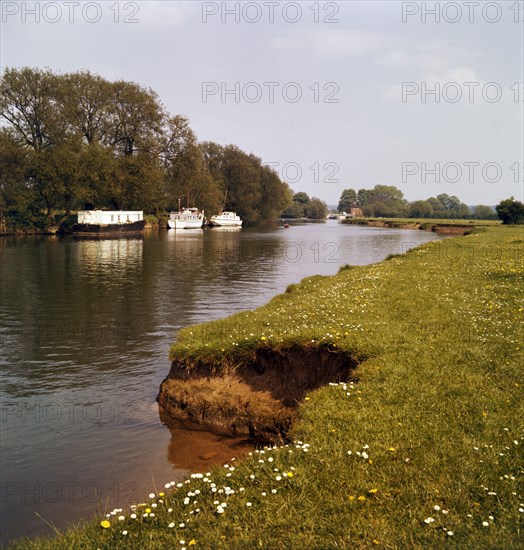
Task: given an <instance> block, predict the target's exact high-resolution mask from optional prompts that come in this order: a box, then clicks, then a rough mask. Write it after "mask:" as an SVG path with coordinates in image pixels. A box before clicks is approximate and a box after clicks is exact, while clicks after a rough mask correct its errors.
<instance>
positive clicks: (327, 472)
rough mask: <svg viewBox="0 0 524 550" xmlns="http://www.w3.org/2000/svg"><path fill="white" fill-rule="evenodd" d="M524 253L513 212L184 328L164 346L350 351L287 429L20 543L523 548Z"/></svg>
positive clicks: (243, 352)
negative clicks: (340, 375)
mask: <svg viewBox="0 0 524 550" xmlns="http://www.w3.org/2000/svg"><path fill="white" fill-rule="evenodd" d="M523 256H524V228H523V227H522V226H520V227H490V228H487V229H486V230H485V231H483V232H480V233H475V234H472V235H469V236H466V237H457V238H452V239H446V240H441V241H434V242H431V243H428V244H426V245H423V246H421V247H418V248H416V249H414V250H412V251H410V252H409V253H407V254H406V255H403V256H394V257H392V258H391V259H389V260H388V261H385V262H382V263H380V264H375V265H371V266H363V267H351V266H347V267H346V268H344V269H341V271H340V273H339V274H338V275H336V276H334V277H320V276H316V277H309V278H307V279H305V280H304V281H303V282H302V283H301V284H299V285H292V286H291V287H290V288H289V289H288V291H287V292H286V293H284V294H282V295H280V296H277V297H275V298H274V299H273V300H272V301H271V302H270V303H269V304H268V305H266V306H264V307H262V308H259V309H257V310H255V311H251V312H245V313H241V314H238V315H235V316H232V317H229V318H227V319H224V320H222V321H215V322H212V323H207V324H204V325H201V326H198V327H190V328H188V329H185V330H183V331H182V332H181V333H180V335H179V338H178V341H177V342H176V343H175V344H174V346H173V347H172V349H171V352H170V353H171V356H172V357H177V358H178V359H185V360H186V361H187V362H188V363H191V362H192V361H197V360H198V359H199V358H205V359H206V360H208V361H214V362H215V364H216V366H217V368H218V369H220V365H221V364H222V363H224V362H226V359H227V361H228V362H235V361H238V362H240V361H243V360H246V359H248V358H249V357H252V355H253V353H254V350H256V349H258V348H260V347H271V348H273V349H285V348H288V347H290V346H302V347H310V348H318V347H322V348H324V349H326V350H328V351H329V352H331V353H338V352H341V351H343V352H345V353H351V355H352V356H353V357H355V358H358V360H359V361H360V363H359V366H358V368H357V369H356V371H354V380H352V381H348V382H347V383H343V384H336V385H328V386H325V387H323V388H320V389H319V390H316V391H314V392H312V393H311V394H309V395H308V396H307V397H306V398H305V399H304V401H303V402H302V404H301V405H300V409H299V415H300V421H299V422H298V424H297V425H296V426H295V429H294V430H295V431H294V434H293V436H294V441H295V442H294V443H293V444H290V445H288V446H283V447H280V448H273V449H264V450H259V451H257V452H253V453H252V455H251V456H249V457H247V458H246V459H245V460H242V461H232V462H230V463H229V464H228V465H225V466H221V467H218V468H215V469H213V470H211V471H210V472H202V473H201V474H193V476H191V478H190V479H188V480H186V481H185V482H184V483H181V484H178V485H176V484H174V483H169V481H170V480H166V485H167V487H165V488H164V487H162V488H157V490H155V491H154V494H152V496H151V498H150V500H149V501H148V502H147V503H140V504H138V505H137V507H136V508H133V509H131V510H129V509H128V510H122V511H113V512H112V513H109V514H108V515H109V517H108V518H104V517H103V518H99V519H98V520H97V521H96V522H93V523H90V524H88V525H87V526H84V527H83V528H81V529H76V530H72V531H70V532H68V533H65V534H62V535H60V536H58V537H57V538H55V539H53V540H52V541H47V542H46V541H43V540H40V541H33V542H21V543H20V544H19V547H20V548H53V549H55V548H155V549H156V548H158V549H160V548H180V549H181V548H189V547H194V548H239V549H243V548H297V549H298V548H300V549H302V548H362V549H364V548H375V547H376V548H421V549H422V548H447V547H449V548H482V549H486V548H493V549H494V548H504V549H512V548H515V549H517V548H522V547H523V540H524V536H523V528H524V490H523V484H522V482H523V474H524V452H523V450H524V400H523V396H522V390H523V387H524V376H523V370H522V365H523V364H524V353H523V328H522V327H523V325H522V319H523V312H524V270H523ZM102 520H103V521H102Z"/></svg>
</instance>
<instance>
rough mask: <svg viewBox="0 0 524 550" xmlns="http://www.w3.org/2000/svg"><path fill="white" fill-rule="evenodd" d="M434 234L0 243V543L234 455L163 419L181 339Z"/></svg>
mask: <svg viewBox="0 0 524 550" xmlns="http://www.w3.org/2000/svg"><path fill="white" fill-rule="evenodd" d="M438 238H439V237H438V236H437V235H435V234H433V233H428V232H425V231H407V230H399V229H379V228H370V227H359V226H349V225H343V224H340V223H338V222H336V221H328V222H326V223H319V224H303V225H299V224H297V225H293V226H292V227H291V228H289V229H284V228H282V227H277V226H275V227H272V228H267V229H242V230H229V231H228V230H221V229H205V230H186V231H178V232H175V231H159V232H146V233H145V234H144V235H143V237H140V238H136V239H107V240H82V239H75V238H72V237H58V236H53V237H30V238H29V237H28V238H19V237H4V238H2V239H0V369H1V394H0V395H1V424H0V428H1V470H0V472H1V507H0V508H1V518H0V520H1V521H0V527H1V532H2V544H5V543H6V541H8V540H11V539H13V538H17V537H20V536H24V535H27V536H35V535H42V534H50V533H51V529H50V528H49V526H48V525H47V524H46V522H52V523H54V524H55V525H57V526H58V527H60V528H62V527H64V526H66V525H67V524H70V523H72V522H78V521H80V520H82V519H86V518H90V517H92V516H93V514H94V513H95V512H97V513H98V512H104V511H105V510H108V511H110V510H112V509H113V508H114V507H120V508H128V507H129V505H130V504H132V503H135V502H137V501H140V500H141V499H143V498H144V497H145V496H146V495H147V494H148V493H149V492H151V491H152V490H153V491H154V490H155V487H156V488H157V489H158V490H160V488H162V487H163V485H164V483H166V482H168V481H172V480H177V479H181V478H182V477H183V476H185V475H187V472H188V471H189V470H192V471H206V470H207V469H208V468H209V465H210V464H211V463H213V462H220V461H226V460H228V459H229V458H230V457H231V456H237V455H238V454H241V453H242V452H244V451H245V449H246V444H245V442H242V441H238V440H232V439H228V438H220V437H218V436H216V435H213V434H208V433H206V432H202V431H198V430H188V429H183V428H182V427H181V426H177V425H175V424H171V423H168V424H169V425H168V424H166V423H165V422H163V420H164V419H163V418H160V415H159V410H158V407H157V404H156V402H155V397H156V395H157V392H158V387H159V385H160V383H161V381H162V379H163V378H164V377H165V376H166V375H167V373H168V371H169V361H168V359H167V354H168V348H169V345H170V344H171V343H172V342H173V340H174V339H175V337H176V334H177V330H178V329H180V328H181V327H184V326H187V325H190V324H194V323H199V322H202V321H207V320H211V319H216V318H220V317H224V316H226V315H229V314H231V313H235V312H238V311H241V310H246V309H252V308H255V307H257V306H260V305H262V304H264V303H266V302H267V301H268V300H269V299H270V298H271V297H273V296H274V295H276V294H278V293H281V292H283V291H284V290H285V288H286V286H287V285H288V284H290V283H297V282H299V281H300V280H301V279H302V278H303V277H306V276H308V275H313V274H323V275H331V274H335V273H336V272H337V271H338V269H339V268H340V267H341V266H342V265H344V264H348V263H349V264H354V265H363V264H369V263H373V262H377V261H380V260H382V259H384V258H385V257H386V256H387V255H388V254H391V253H401V252H405V251H406V250H407V249H409V248H411V247H413V246H416V245H418V244H421V243H424V242H428V241H431V240H434V239H438ZM44 520H45V521H44Z"/></svg>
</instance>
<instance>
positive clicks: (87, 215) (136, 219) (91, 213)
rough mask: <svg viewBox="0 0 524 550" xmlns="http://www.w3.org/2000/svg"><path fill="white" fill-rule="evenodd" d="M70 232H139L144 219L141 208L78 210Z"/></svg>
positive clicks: (82, 233)
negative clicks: (75, 221)
mask: <svg viewBox="0 0 524 550" xmlns="http://www.w3.org/2000/svg"><path fill="white" fill-rule="evenodd" d="M77 220H78V221H77V223H75V224H74V225H73V227H71V232H72V233H74V234H75V235H78V236H88V237H90V236H101V235H110V236H113V235H114V236H118V235H129V234H132V233H141V232H142V231H143V230H144V226H145V224H146V221H145V220H144V212H143V211H141V210H79V211H78V217H77Z"/></svg>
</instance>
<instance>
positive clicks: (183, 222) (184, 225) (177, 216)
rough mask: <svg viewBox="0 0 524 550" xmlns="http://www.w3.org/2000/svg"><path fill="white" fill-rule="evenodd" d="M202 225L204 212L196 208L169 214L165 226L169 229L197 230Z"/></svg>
mask: <svg viewBox="0 0 524 550" xmlns="http://www.w3.org/2000/svg"><path fill="white" fill-rule="evenodd" d="M203 224H204V211H203V210H202V212H201V211H200V210H199V209H198V208H183V209H182V210H179V211H178V212H171V213H170V214H169V220H168V222H167V225H168V226H169V227H170V228H171V229H198V228H200V227H202V225H203Z"/></svg>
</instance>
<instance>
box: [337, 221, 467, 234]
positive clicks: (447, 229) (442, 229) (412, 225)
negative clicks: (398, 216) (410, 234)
mask: <svg viewBox="0 0 524 550" xmlns="http://www.w3.org/2000/svg"><path fill="white" fill-rule="evenodd" d="M342 223H347V224H351V225H367V226H370V227H390V228H395V229H419V230H421V231H432V232H433V233H438V234H440V235H466V234H468V233H470V232H471V231H473V230H474V229H475V225H474V224H471V225H458V224H451V223H434V222H418V221H417V222H415V221H413V222H401V221H393V220H375V219H370V220H366V219H362V218H354V219H349V220H343V221H342Z"/></svg>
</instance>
